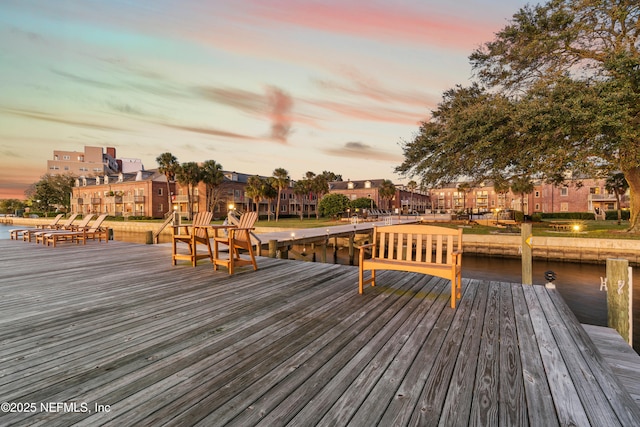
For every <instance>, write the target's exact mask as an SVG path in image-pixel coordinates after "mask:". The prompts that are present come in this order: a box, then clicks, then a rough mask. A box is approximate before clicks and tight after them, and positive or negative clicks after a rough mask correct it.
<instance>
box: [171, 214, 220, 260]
mask: <svg viewBox="0 0 640 427" xmlns="http://www.w3.org/2000/svg"><path fill="white" fill-rule="evenodd" d="M212 218H213V213H212V212H198V213H197V214H195V215H194V217H193V221H192V223H191V225H180V226H176V227H174V230H173V239H172V242H173V255H172V256H171V259H172V261H173V265H176V262H177V260H179V259H181V260H189V261H191V265H193V266H194V267H195V266H196V264H197V262H198V260H199V259H202V258H209V259H210V260H211V262H213V252H212V251H211V242H210V241H209V227H211V225H210V223H211V219H212ZM180 242H182V243H186V244H187V245H188V246H189V253H188V254H185V253H178V246H177V245H178V243H180ZM198 244H201V245H205V246H206V247H207V251H208V253H206V254H200V255H198V250H197V249H198Z"/></svg>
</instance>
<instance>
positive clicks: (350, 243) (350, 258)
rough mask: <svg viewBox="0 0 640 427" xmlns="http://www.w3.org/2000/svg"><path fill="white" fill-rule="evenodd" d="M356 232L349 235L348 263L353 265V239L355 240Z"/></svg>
mask: <svg viewBox="0 0 640 427" xmlns="http://www.w3.org/2000/svg"><path fill="white" fill-rule="evenodd" d="M355 237H356V234H355V233H353V234H351V235H350V236H349V265H354V261H353V260H354V257H355V252H356V251H355V248H354V245H353V241H354V240H355Z"/></svg>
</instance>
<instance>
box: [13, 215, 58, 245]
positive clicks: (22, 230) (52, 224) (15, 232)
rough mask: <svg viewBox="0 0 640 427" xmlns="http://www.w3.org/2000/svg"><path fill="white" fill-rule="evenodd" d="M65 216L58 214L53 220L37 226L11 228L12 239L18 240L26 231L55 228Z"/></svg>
mask: <svg viewBox="0 0 640 427" xmlns="http://www.w3.org/2000/svg"><path fill="white" fill-rule="evenodd" d="M63 216H64V214H58V215H57V216H56V217H55V218H54V219H53V221H51V222H50V223H49V224H42V225H36V228H18V229H14V230H9V236H10V238H11V240H18V237H19V236H21V235H22V236H24V233H25V232H28V231H31V230H42V229H44V228H54V227H55V226H56V225H57V224H58V223H59V222H60V220H61V219H62V217H63Z"/></svg>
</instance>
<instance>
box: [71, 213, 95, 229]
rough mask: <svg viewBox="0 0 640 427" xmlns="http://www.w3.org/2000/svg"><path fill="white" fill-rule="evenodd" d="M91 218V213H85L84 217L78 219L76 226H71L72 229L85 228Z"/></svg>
mask: <svg viewBox="0 0 640 427" xmlns="http://www.w3.org/2000/svg"><path fill="white" fill-rule="evenodd" d="M92 219H93V214H86V215H85V216H84V218H82V221H80V223H79V224H78V225H77V226H73V227H72V228H73V229H74V230H82V229H83V228H86V226H87V225H88V224H89V222H90V221H91V220H92Z"/></svg>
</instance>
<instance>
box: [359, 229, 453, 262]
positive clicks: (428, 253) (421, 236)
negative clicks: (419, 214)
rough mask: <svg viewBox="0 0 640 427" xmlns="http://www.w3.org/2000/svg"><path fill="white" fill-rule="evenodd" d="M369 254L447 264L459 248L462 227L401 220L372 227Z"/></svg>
mask: <svg viewBox="0 0 640 427" xmlns="http://www.w3.org/2000/svg"><path fill="white" fill-rule="evenodd" d="M373 242H374V243H375V247H374V248H373V250H372V254H371V257H372V258H378V259H388V260H397V261H405V262H416V263H432V264H450V263H452V260H453V257H452V252H454V251H462V228H458V229H453V228H446V227H436V226H432V225H419V224H415V225H414V224H404V225H390V226H376V227H374V233H373Z"/></svg>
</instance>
